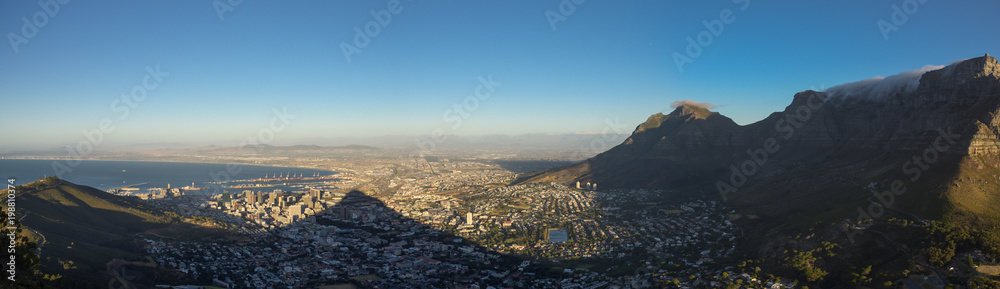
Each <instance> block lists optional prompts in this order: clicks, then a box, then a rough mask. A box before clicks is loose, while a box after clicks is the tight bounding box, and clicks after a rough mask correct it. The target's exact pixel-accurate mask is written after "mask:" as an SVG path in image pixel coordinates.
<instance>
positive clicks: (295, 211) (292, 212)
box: [288, 205, 302, 217]
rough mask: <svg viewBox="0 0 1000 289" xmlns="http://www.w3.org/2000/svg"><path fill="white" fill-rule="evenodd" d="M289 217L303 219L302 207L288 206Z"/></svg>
mask: <svg viewBox="0 0 1000 289" xmlns="http://www.w3.org/2000/svg"><path fill="white" fill-rule="evenodd" d="M288 215H289V216H298V217H302V205H291V206H288Z"/></svg>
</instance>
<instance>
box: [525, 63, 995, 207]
mask: <svg viewBox="0 0 1000 289" xmlns="http://www.w3.org/2000/svg"><path fill="white" fill-rule="evenodd" d="M998 155H1000V64H998V62H997V59H996V58H993V57H991V56H989V55H988V54H987V55H986V56H983V57H977V58H972V59H967V60H963V61H959V62H956V63H954V64H951V65H948V66H940V67H930V66H928V67H925V68H923V69H921V70H918V71H912V72H906V73H902V74H900V75H895V76H890V77H885V78H881V77H880V78H873V79H868V80H863V81H859V82H855V83H848V84H844V85H840V86H836V87H833V88H830V89H828V90H827V91H825V92H817V91H811V90H810V91H804V92H800V93H797V94H796V95H795V96H794V97H793V99H792V102H791V104H789V105H788V106H787V107H786V108H785V109H784V111H781V112H776V113H772V114H771V115H770V116H768V117H767V118H765V119H763V120H761V121H758V122H756V123H753V124H749V125H745V126H740V125H737V124H736V123H735V122H733V121H732V120H731V119H729V118H727V117H725V116H723V115H721V114H719V113H716V112H711V111H709V110H707V109H704V108H701V107H697V106H692V105H682V106H679V107H677V108H676V109H675V110H674V111H673V112H671V113H670V114H667V115H663V114H659V113H658V114H655V115H652V116H650V117H649V119H648V120H646V122H644V123H642V124H640V125H639V126H637V127H636V129H635V131H634V132H633V133H632V135H631V136H630V137H629V138H628V139H626V140H625V141H624V142H623V143H622V144H620V145H618V146H616V147H614V148H612V149H610V150H608V151H606V152H604V153H601V154H599V155H597V156H595V157H593V158H591V159H588V160H586V161H583V162H580V163H576V164H573V165H570V166H567V167H564V168H559V169H553V170H549V171H544V172H539V173H537V174H534V175H530V176H527V177H525V178H524V179H523V180H524V181H536V182H561V183H565V184H571V183H574V182H576V181H580V182H595V183H598V184H599V185H600V188H602V190H604V189H613V188H655V189H666V190H669V191H671V194H672V195H674V196H678V197H684V196H698V197H709V198H718V199H721V200H724V201H728V202H730V203H731V204H733V205H735V206H737V207H739V208H741V209H744V210H746V211H747V212H753V213H757V214H761V215H762V216H764V217H767V216H773V217H787V214H803V215H808V216H811V217H816V218H809V219H811V220H815V219H817V218H818V219H820V220H823V219H836V218H841V219H843V218H846V217H847V216H850V217H852V218H853V216H852V214H857V213H856V210H855V208H857V207H864V206H865V205H866V204H868V203H870V202H871V199H870V197H872V193H871V191H873V190H875V191H877V190H883V189H887V188H889V187H890V186H891V185H892V184H893V183H895V182H896V181H900V182H903V185H904V186H906V188H908V189H909V191H908V192H907V193H906V196H905V197H904V196H899V197H897V198H896V199H894V200H893V204H887V205H889V207H893V206H896V207H898V208H900V209H905V210H909V211H912V212H914V213H917V214H921V215H923V216H927V217H941V216H973V217H972V219H976V220H980V221H981V219H982V218H983V216H984V215H987V216H989V218H987V219H991V220H1000V196H998V195H1000V167H998V166H1000V159H998ZM963 184H966V185H965V187H963ZM991 190H992V191H991ZM969 191H975V192H969ZM974 204H978V205H974ZM973 205H974V206H973ZM972 207H976V208H978V209H975V208H972ZM977 222H978V221H977ZM991 222H992V221H991Z"/></svg>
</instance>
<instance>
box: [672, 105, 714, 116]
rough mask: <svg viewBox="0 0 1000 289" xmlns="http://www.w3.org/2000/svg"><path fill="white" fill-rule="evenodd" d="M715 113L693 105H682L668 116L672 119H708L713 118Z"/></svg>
mask: <svg viewBox="0 0 1000 289" xmlns="http://www.w3.org/2000/svg"><path fill="white" fill-rule="evenodd" d="M712 114H713V112H711V111H709V110H708V109H707V108H704V107H700V106H697V105H693V104H682V105H679V106H677V108H675V109H674V111H673V112H671V113H670V114H668V115H667V116H670V117H687V118H688V119H692V118H693V119H707V118H708V117H709V116H711V115H712Z"/></svg>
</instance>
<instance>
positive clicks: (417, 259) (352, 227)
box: [257, 190, 537, 288]
mask: <svg viewBox="0 0 1000 289" xmlns="http://www.w3.org/2000/svg"><path fill="white" fill-rule="evenodd" d="M268 233H269V234H267V237H264V240H257V243H263V244H267V243H273V244H276V246H277V247H278V248H279V250H281V251H282V252H284V253H285V254H287V255H288V260H298V261H299V263H298V264H299V265H300V266H299V267H300V268H302V271H303V272H302V274H300V278H303V279H302V280H305V282H303V283H304V284H305V285H306V286H323V285H335V284H355V285H361V286H363V287H368V286H371V285H381V286H388V287H392V288H424V286H426V285H436V286H444V285H446V284H467V285H471V284H477V285H487V286H488V285H494V286H496V285H500V284H502V282H503V281H504V280H506V279H510V280H515V281H516V280H527V279H528V276H529V275H535V274H534V273H529V274H525V272H526V271H524V270H519V269H521V268H523V266H521V264H522V262H523V261H524V260H525V259H522V258H519V257H516V256H511V255H507V254H501V253H498V252H495V251H492V250H489V249H488V248H486V247H484V246H481V245H479V244H476V243H475V242H472V241H470V240H467V239H465V238H463V237H460V236H457V235H455V234H452V233H449V232H446V231H442V230H439V229H435V228H433V227H431V226H428V225H426V224H423V223H421V222H419V221H417V220H414V219H411V218H408V217H406V216H404V215H403V214H401V213H399V212H397V211H395V210H393V209H392V208H389V207H388V206H386V204H385V203H383V202H382V201H381V200H379V199H377V198H375V197H372V196H369V195H368V194H367V193H365V192H362V191H359V190H351V191H349V192H347V193H346V194H345V195H344V196H343V198H342V199H341V200H340V201H339V202H337V203H336V204H335V205H333V206H330V207H328V208H326V209H324V210H322V211H320V212H317V213H316V214H315V215H312V216H309V217H306V218H303V219H301V220H297V221H295V222H292V223H290V224H288V225H285V226H281V227H277V228H273V229H270V230H268ZM535 267H537V266H535ZM269 269H273V270H281V268H269ZM534 269H537V268H534ZM288 273H289V272H286V274H288ZM291 274H296V273H295V272H291ZM521 285H526V284H525V283H522V284H521Z"/></svg>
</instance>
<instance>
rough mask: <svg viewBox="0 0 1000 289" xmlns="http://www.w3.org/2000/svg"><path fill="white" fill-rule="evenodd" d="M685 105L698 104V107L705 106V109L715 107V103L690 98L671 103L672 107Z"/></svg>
mask: <svg viewBox="0 0 1000 289" xmlns="http://www.w3.org/2000/svg"><path fill="white" fill-rule="evenodd" d="M683 105H692V106H697V107H700V108H704V109H713V108H715V105H714V104H711V103H707V102H697V101H694V100H690V99H685V100H678V101H675V102H674V103H671V104H670V108H678V107H681V106H683Z"/></svg>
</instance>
